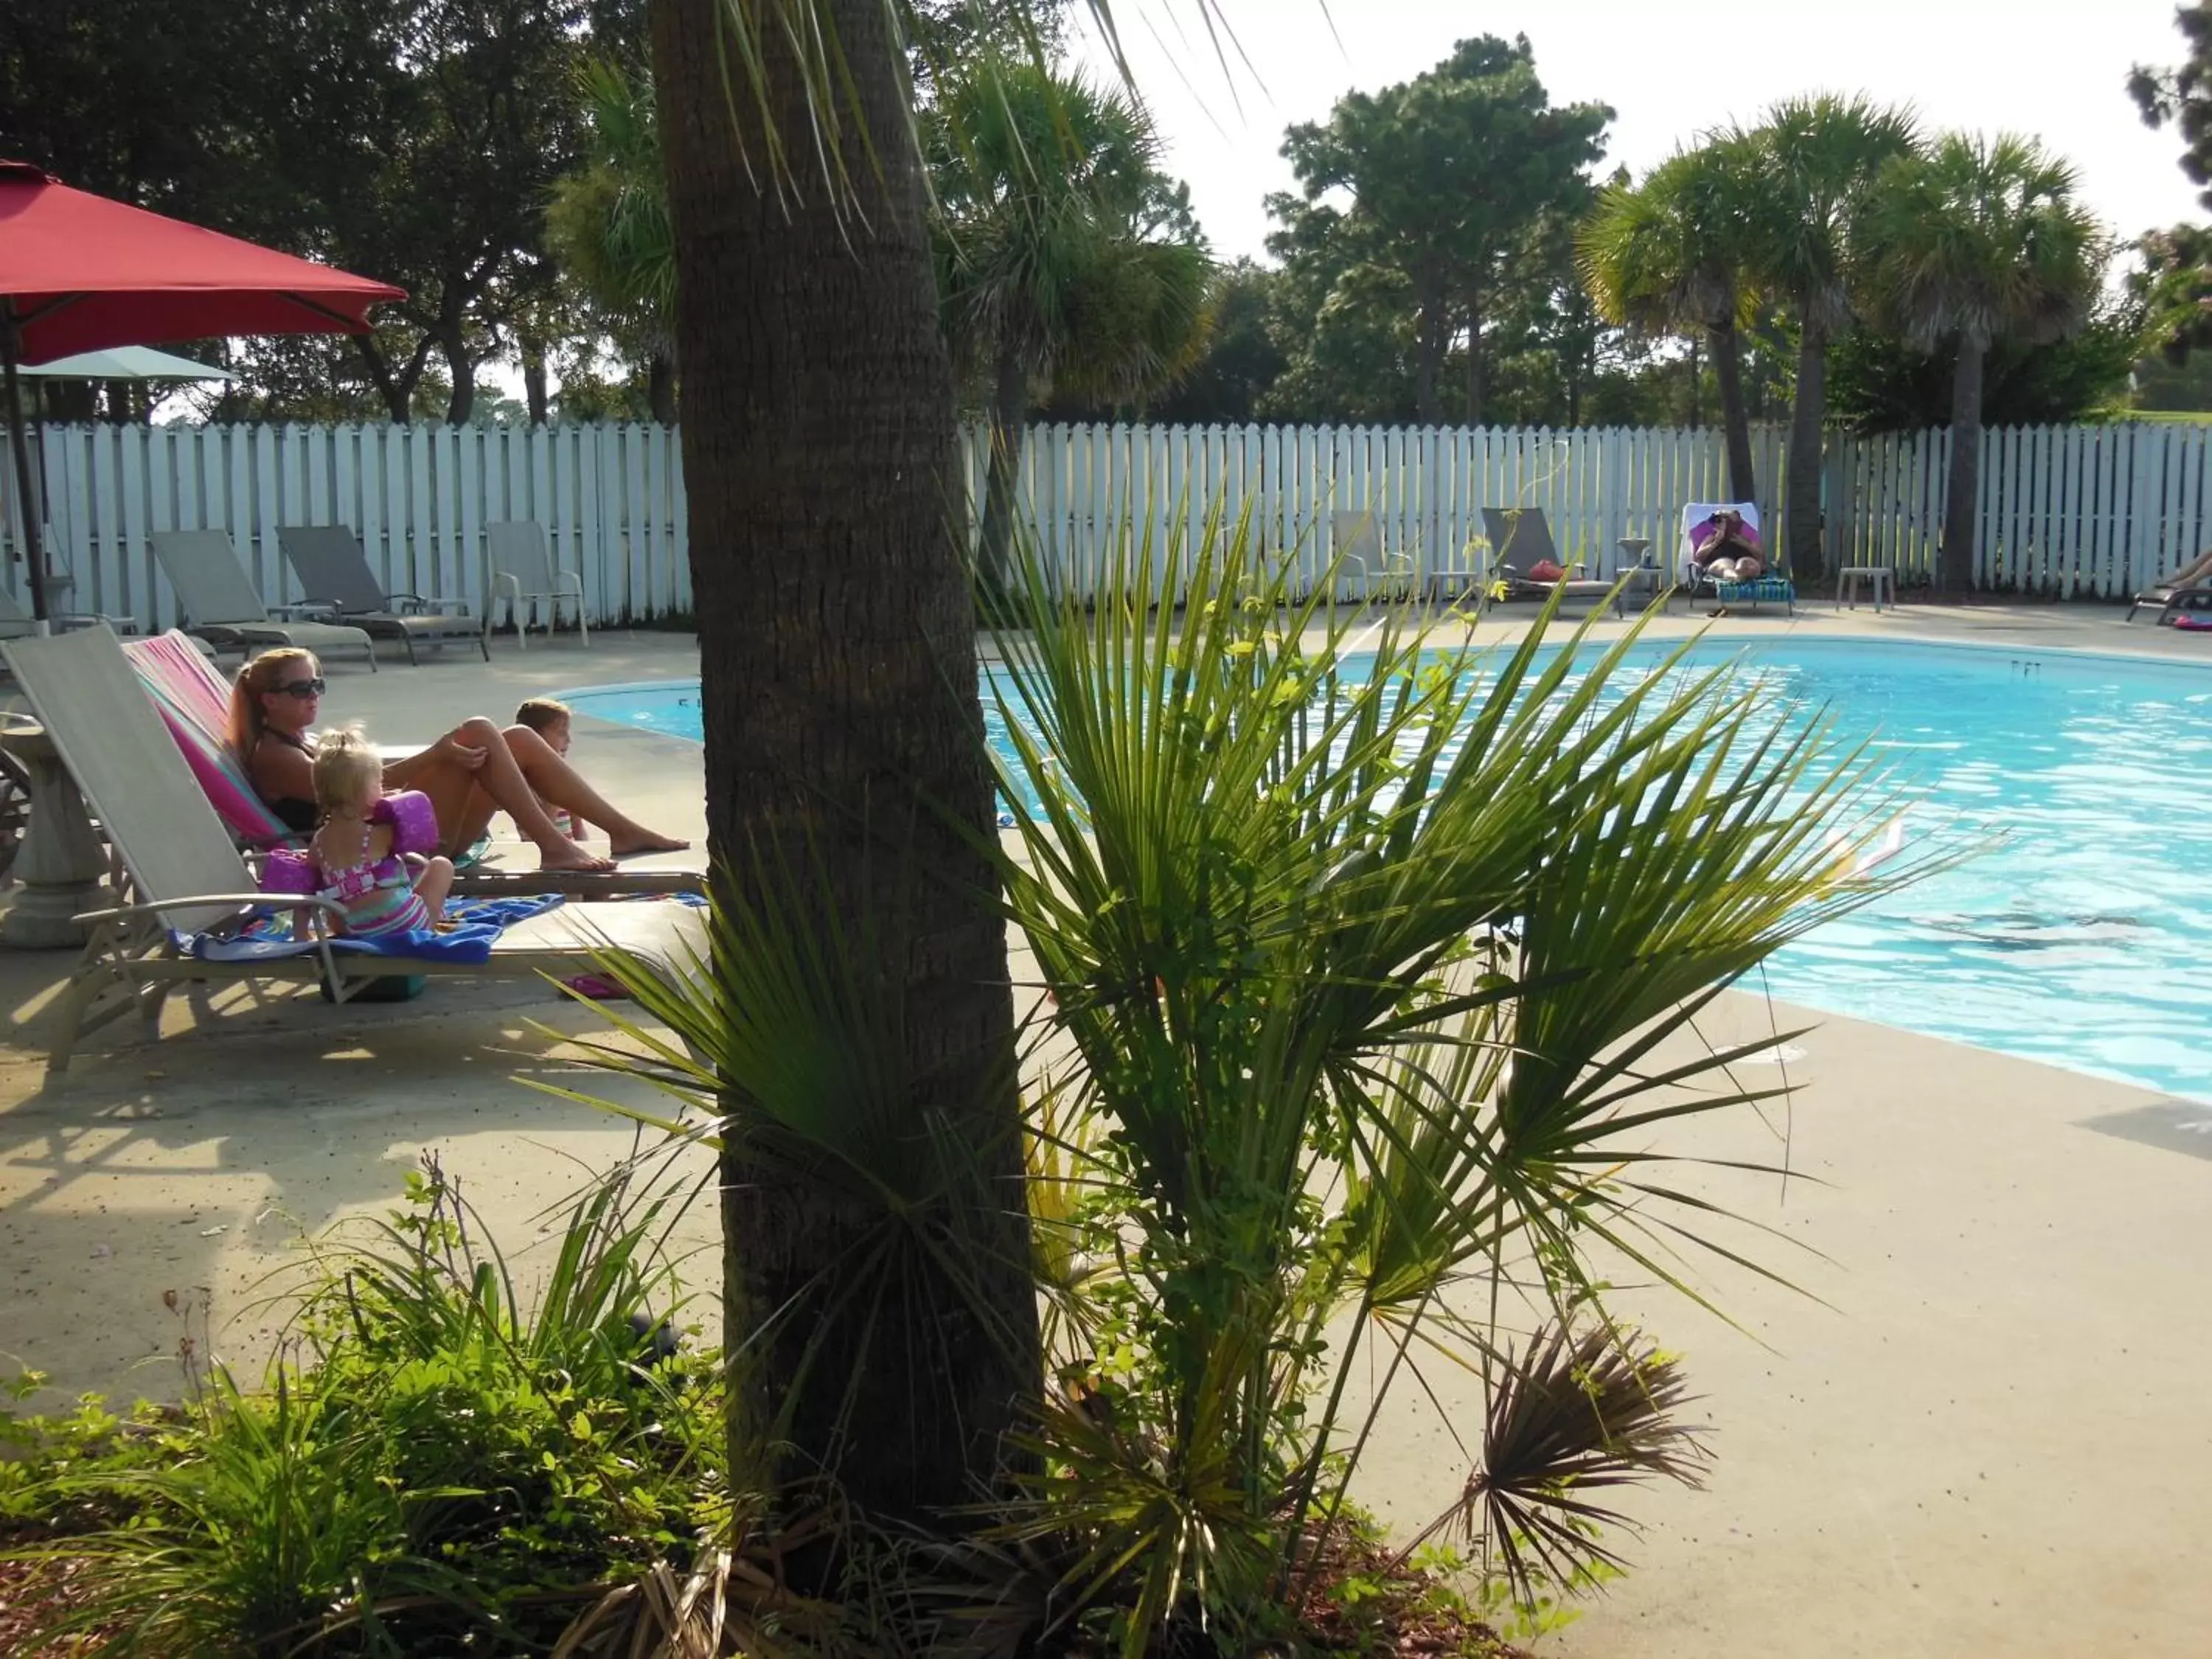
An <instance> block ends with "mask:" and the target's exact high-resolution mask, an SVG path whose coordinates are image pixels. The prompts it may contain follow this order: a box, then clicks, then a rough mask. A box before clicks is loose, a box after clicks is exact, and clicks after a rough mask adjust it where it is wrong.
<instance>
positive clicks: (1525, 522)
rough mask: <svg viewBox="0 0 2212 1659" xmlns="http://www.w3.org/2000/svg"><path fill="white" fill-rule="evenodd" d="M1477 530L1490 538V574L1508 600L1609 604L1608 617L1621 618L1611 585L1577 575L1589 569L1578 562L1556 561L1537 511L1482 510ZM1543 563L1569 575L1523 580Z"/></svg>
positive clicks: (1549, 530) (1541, 514) (1554, 549)
mask: <svg viewBox="0 0 2212 1659" xmlns="http://www.w3.org/2000/svg"><path fill="white" fill-rule="evenodd" d="M1482 530H1483V533H1484V534H1485V535H1486V536H1487V537H1489V538H1490V568H1491V572H1492V576H1493V578H1494V579H1495V580H1501V581H1503V582H1504V584H1505V597H1506V598H1507V599H1549V598H1551V596H1552V595H1553V593H1554V592H1557V593H1558V594H1559V596H1560V598H1561V599H1596V600H1600V601H1603V600H1606V599H1610V600H1612V601H1613V614H1614V615H1615V616H1620V615H1621V614H1622V612H1621V605H1620V591H1619V589H1618V588H1617V586H1615V584H1613V583H1612V582H1610V581H1601V580H1598V579H1596V578H1595V577H1592V576H1589V575H1586V574H1577V573H1582V572H1587V571H1588V570H1589V566H1588V565H1586V564H1583V563H1582V562H1579V561H1578V562H1575V563H1571V564H1570V563H1569V562H1567V561H1566V560H1565V559H1563V558H1561V557H1560V556H1559V548H1558V546H1557V545H1556V544H1554V543H1553V540H1552V526H1551V525H1550V524H1549V523H1548V522H1547V521H1546V520H1545V518H1544V509H1543V508H1541V507H1484V508H1483V509H1482ZM1547 559H1548V560H1549V561H1551V562H1552V563H1553V564H1555V565H1557V566H1559V568H1560V569H1562V570H1565V571H1566V572H1567V573H1568V574H1566V575H1565V576H1564V577H1560V578H1558V579H1556V580H1550V581H1540V580H1537V579H1536V578H1535V577H1534V576H1531V575H1530V574H1528V573H1529V572H1530V571H1532V570H1534V568H1536V567H1537V566H1538V565H1540V564H1541V563H1543V562H1545V561H1546V560H1547Z"/></svg>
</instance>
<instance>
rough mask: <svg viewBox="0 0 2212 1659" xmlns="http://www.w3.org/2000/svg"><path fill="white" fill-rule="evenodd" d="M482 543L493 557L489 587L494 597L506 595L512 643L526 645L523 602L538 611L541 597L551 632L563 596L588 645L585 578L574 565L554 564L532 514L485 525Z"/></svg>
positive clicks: (487, 626)
mask: <svg viewBox="0 0 2212 1659" xmlns="http://www.w3.org/2000/svg"><path fill="white" fill-rule="evenodd" d="M484 544H485V547H486V549H487V550H488V553H489V558H490V562H491V591H492V598H493V599H498V598H499V597H500V596H501V594H504V595H506V597H507V616H508V617H510V618H511V619H512V620H513V623H514V642H515V644H516V645H518V646H520V647H523V648H525V649H527V648H528V647H529V641H527V640H526V639H525V638H524V637H523V627H524V623H523V620H522V617H523V610H522V607H523V605H524V603H525V602H527V603H528V604H529V606H530V614H531V615H532V617H535V616H536V615H537V614H538V601H539V600H541V599H542V600H544V602H545V631H546V633H547V634H548V635H550V634H551V633H552V632H553V629H554V627H555V626H556V624H557V623H559V622H560V620H561V606H562V603H563V602H564V601H565V602H567V603H568V604H569V605H574V607H575V610H576V633H577V635H579V636H580V638H581V639H582V641H583V642H584V643H585V644H586V645H589V644H591V642H592V629H591V624H590V623H589V622H588V621H587V620H586V617H585V616H584V579H583V578H582V577H580V576H579V575H578V574H576V573H575V572H574V571H573V570H560V569H556V568H554V564H553V552H552V550H551V549H550V547H548V546H547V545H546V543H545V526H544V525H542V524H539V523H538V522H537V521H536V520H531V519H508V520H502V521H501V522H500V523H497V524H488V525H486V526H484ZM484 631H485V633H486V635H489V633H490V631H491V607H490V606H489V605H486V606H485V607H484Z"/></svg>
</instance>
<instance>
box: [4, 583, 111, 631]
mask: <svg viewBox="0 0 2212 1659" xmlns="http://www.w3.org/2000/svg"><path fill="white" fill-rule="evenodd" d="M50 591H51V590H50ZM97 623H106V624H107V626H108V627H110V628H112V629H114V630H115V631H116V632H117V633H118V634H136V633H137V631H138V619H137V617H103V616H100V615H98V614H97V613H95V612H93V611H58V612H56V613H55V614H53V615H52V616H50V617H47V618H46V626H47V627H48V628H49V629H52V630H53V631H54V632H55V633H65V632H67V631H68V630H69V629H72V628H90V627H93V626H94V625H95V624H97ZM37 628H38V623H36V622H34V621H33V619H32V617H31V613H30V612H29V611H26V610H24V609H23V607H22V606H21V605H20V604H18V603H17V602H16V599H15V595H14V594H13V593H10V592H8V590H7V589H6V588H4V587H0V635H5V636H7V637H9V638H15V637H18V636H21V635H24V634H28V633H33V632H35V631H36V630H37Z"/></svg>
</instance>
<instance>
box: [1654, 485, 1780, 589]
mask: <svg viewBox="0 0 2212 1659" xmlns="http://www.w3.org/2000/svg"><path fill="white" fill-rule="evenodd" d="M1714 513H1741V514H1742V515H1743V521H1744V524H1745V526H1747V528H1749V529H1752V530H1759V506H1758V503H1756V502H1754V501H1692V502H1690V503H1689V504H1688V505H1687V506H1686V507H1683V509H1682V540H1681V545H1680V549H1679V550H1678V551H1677V559H1678V562H1679V563H1680V570H1681V579H1682V591H1683V592H1685V593H1686V594H1688V595H1690V596H1691V597H1692V599H1695V598H1699V597H1701V596H1707V595H1709V596H1711V598H1714V599H1718V600H1719V601H1720V602H1721V603H1722V604H1723V605H1750V606H1752V607H1753V609H1754V610H1756V609H1757V608H1758V607H1759V605H1760V604H1762V603H1763V602H1765V601H1766V600H1769V599H1777V600H1779V601H1781V603H1782V605H1784V608H1785V609H1786V610H1787V611H1788V612H1789V614H1790V615H1791V616H1793V617H1794V616H1796V614H1797V584H1796V582H1794V581H1792V580H1790V575H1789V573H1788V572H1786V571H1784V570H1783V569H1781V568H1779V567H1778V565H1777V564H1776V563H1775V552H1774V550H1773V549H1772V548H1771V547H1767V546H1766V545H1765V538H1764V534H1763V532H1762V536H1761V542H1760V546H1761V550H1762V556H1763V557H1764V558H1765V560H1766V565H1767V568H1766V569H1765V572H1764V573H1762V574H1759V575H1758V576H1756V577H1754V578H1753V579H1752V580H1750V581H1747V582H1716V581H1712V580H1708V579H1707V577H1706V575H1705V572H1704V571H1703V570H1701V569H1699V568H1698V561H1697V557H1696V553H1697V549H1696V548H1695V547H1694V546H1693V545H1692V543H1691V541H1690V532H1692V530H1694V529H1696V528H1697V527H1698V526H1699V525H1701V524H1703V523H1704V522H1705V520H1708V519H1710V518H1711V517H1712V516H1713V514H1714Z"/></svg>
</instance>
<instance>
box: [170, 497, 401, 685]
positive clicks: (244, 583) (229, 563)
mask: <svg viewBox="0 0 2212 1659" xmlns="http://www.w3.org/2000/svg"><path fill="white" fill-rule="evenodd" d="M153 543H154V556H155V558H157V559H159V560H160V561H161V568H162V569H164V570H166V571H167V572H168V574H169V585H170V586H172V587H173V588H175V589H176V590H177V603H178V604H179V605H181V606H182V607H183V608H184V612H185V632H187V633H191V634H197V635H200V636H201V637H202V638H204V639H205V640H207V641H210V642H211V643H212V644H215V645H217V646H225V647H235V648H237V649H239V650H240V651H246V650H251V649H252V647H256V646H264V645H295V646H297V647H300V648H301V650H302V651H312V652H313V653H315V654H316V655H317V656H319V657H328V656H331V655H332V654H333V653H337V652H342V651H358V652H360V653H362V655H363V656H365V657H367V658H368V666H369V669H370V671H371V672H374V671H375V668H376V642H375V641H374V640H372V639H370V638H369V636H368V633H367V631H366V630H364V629H359V628H352V627H347V626H343V625H341V624H338V623H332V622H330V621H328V620H323V621H316V620H313V618H316V617H322V618H328V617H330V615H331V607H330V606H329V605H264V604H263V603H262V599H261V595H260V593H259V592H257V591H256V590H255V588H254V586H253V580H252V578H251V577H249V576H248V575H247V574H246V567H245V566H244V565H242V564H240V563H239V562H238V550H237V549H235V548H234V547H233V546H232V545H231V544H230V532H228V531H227V530H157V531H155V532H154V536H153Z"/></svg>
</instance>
